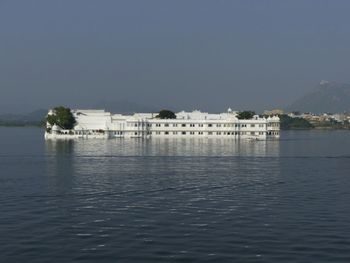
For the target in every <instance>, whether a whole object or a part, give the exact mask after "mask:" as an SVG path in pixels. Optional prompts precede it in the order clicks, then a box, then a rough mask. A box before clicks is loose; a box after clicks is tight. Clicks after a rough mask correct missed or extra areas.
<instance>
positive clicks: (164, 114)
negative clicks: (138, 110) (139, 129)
mask: <svg viewBox="0 0 350 263" xmlns="http://www.w3.org/2000/svg"><path fill="white" fill-rule="evenodd" d="M156 118H160V119H176V114H175V113H174V112H172V111H170V110H161V111H160V112H159V114H158V115H157V116H156Z"/></svg>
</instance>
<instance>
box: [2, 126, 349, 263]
mask: <svg viewBox="0 0 350 263" xmlns="http://www.w3.org/2000/svg"><path fill="white" fill-rule="evenodd" d="M0 259H1V260H0V261H1V262H51V263H53V262H278V263H281V262H350V131H284V132H282V135H281V139H280V140H277V141H235V140H231V139H149V140H142V139H117V140H115V139H113V140H77V141H45V140H44V137H43V130H41V129H38V128H0Z"/></svg>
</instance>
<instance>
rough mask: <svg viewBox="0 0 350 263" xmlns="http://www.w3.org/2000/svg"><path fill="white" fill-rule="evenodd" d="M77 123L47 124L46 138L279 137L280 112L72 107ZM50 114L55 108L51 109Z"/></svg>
mask: <svg viewBox="0 0 350 263" xmlns="http://www.w3.org/2000/svg"><path fill="white" fill-rule="evenodd" d="M72 113H73V115H74V117H75V119H76V124H75V127H74V129H72V130H64V129H62V128H61V127H59V126H57V125H53V126H51V125H50V124H47V130H46V132H45V139H75V138H106V139H109V138H153V137H162V138H166V137H172V138H174V137H180V138H186V137H202V138H218V137H220V138H234V139H240V138H242V139H258V140H265V139H268V138H279V135H280V119H279V117H277V116H273V117H268V118H264V117H259V116H258V115H255V116H254V117H253V118H252V119H249V120H241V119H238V118H237V112H235V111H232V110H231V109H228V111H227V112H225V113H220V114H209V113H206V112H201V111H197V110H196V111H193V112H185V111H181V112H178V113H176V119H160V118H157V117H156V116H157V115H158V114H157V113H135V114H133V115H122V114H111V113H110V112H106V111H104V110H72ZM48 114H49V115H50V114H52V111H49V113H48Z"/></svg>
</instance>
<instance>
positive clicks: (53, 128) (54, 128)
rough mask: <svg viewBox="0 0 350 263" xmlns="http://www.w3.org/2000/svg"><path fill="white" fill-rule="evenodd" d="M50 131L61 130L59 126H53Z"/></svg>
mask: <svg viewBox="0 0 350 263" xmlns="http://www.w3.org/2000/svg"><path fill="white" fill-rule="evenodd" d="M52 130H53V131H60V130H62V129H61V127H60V126H58V125H56V124H54V125H53V126H52Z"/></svg>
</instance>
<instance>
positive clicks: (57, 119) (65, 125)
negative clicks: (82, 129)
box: [46, 106, 76, 130]
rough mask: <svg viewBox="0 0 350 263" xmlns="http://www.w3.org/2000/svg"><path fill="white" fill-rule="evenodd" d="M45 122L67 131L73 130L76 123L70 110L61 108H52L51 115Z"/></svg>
mask: <svg viewBox="0 0 350 263" xmlns="http://www.w3.org/2000/svg"><path fill="white" fill-rule="evenodd" d="M46 121H47V122H48V123H49V124H50V125H52V126H53V125H55V124H56V125H58V126H59V127H61V128H62V129H67V130H70V129H73V127H74V124H75V123H76V121H75V118H74V116H73V114H72V112H71V110H70V109H69V108H65V107H62V106H60V107H56V108H54V109H53V110H52V114H50V115H48V116H47V117H46Z"/></svg>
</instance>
